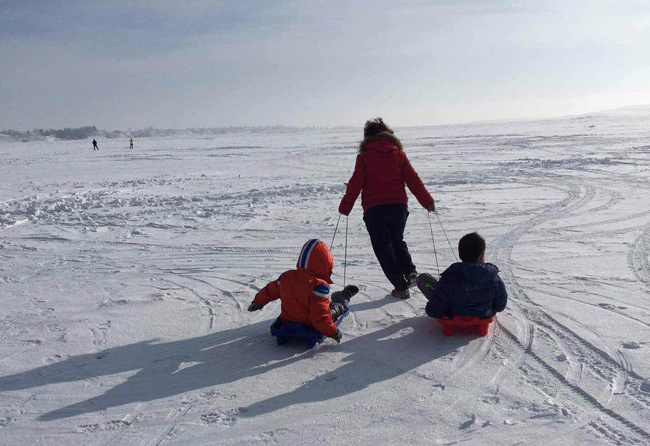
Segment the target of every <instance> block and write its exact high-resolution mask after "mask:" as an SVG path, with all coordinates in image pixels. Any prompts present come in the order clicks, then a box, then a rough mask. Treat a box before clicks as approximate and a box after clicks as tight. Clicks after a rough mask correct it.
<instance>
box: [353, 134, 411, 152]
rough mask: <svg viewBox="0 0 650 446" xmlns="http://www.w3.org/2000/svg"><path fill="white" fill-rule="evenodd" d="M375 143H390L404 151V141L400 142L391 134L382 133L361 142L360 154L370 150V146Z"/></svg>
mask: <svg viewBox="0 0 650 446" xmlns="http://www.w3.org/2000/svg"><path fill="white" fill-rule="evenodd" d="M375 141H388V142H390V143H392V144H394V145H395V146H397V148H398V149H399V150H400V151H401V150H404V148H403V147H402V141H400V140H399V139H398V138H397V136H395V135H393V134H392V133H390V132H381V133H377V134H376V135H373V136H369V137H367V138H365V139H364V140H363V141H361V144H359V153H361V152H363V151H365V150H366V149H367V148H368V145H369V144H370V143H372V142H375Z"/></svg>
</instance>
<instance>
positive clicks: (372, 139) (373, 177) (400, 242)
mask: <svg viewBox="0 0 650 446" xmlns="http://www.w3.org/2000/svg"><path fill="white" fill-rule="evenodd" d="M404 184H406V185H407V186H408V188H409V190H410V191H411V192H412V193H413V195H415V197H416V198H417V199H418V201H419V202H420V204H421V205H422V207H423V208H425V209H426V210H428V211H429V212H432V211H435V205H434V201H433V198H431V195H429V192H428V191H427V188H426V187H425V186H424V183H422V180H421V179H420V177H419V176H418V174H417V172H416V171H415V169H413V166H411V163H410V162H409V159H408V158H407V157H406V154H405V153H404V150H403V148H402V143H401V142H400V140H399V139H397V137H396V136H395V135H394V134H393V131H392V130H391V129H390V127H388V126H387V125H386V124H385V123H384V121H383V120H382V119H381V118H377V119H373V120H371V121H367V122H366V125H365V127H364V129H363V141H362V142H361V144H360V146H359V155H357V161H356V164H355V166H354V173H353V174H352V178H350V181H349V182H348V186H347V190H346V192H345V196H344V197H343V199H342V200H341V204H340V205H339V213H341V214H343V215H348V214H349V213H350V211H352V207H353V206H354V202H355V201H356V199H357V197H358V196H359V193H360V192H361V204H362V206H363V221H364V222H365V223H366V228H367V230H368V234H369V235H370V241H371V243H372V249H373V250H374V251H375V255H376V256H377V260H378V261H379V264H380V265H381V268H382V270H383V271H384V274H385V275H386V278H388V280H390V282H391V283H392V284H393V286H394V287H395V289H393V291H392V292H391V294H392V295H393V296H394V297H398V298H400V299H408V298H409V287H412V286H415V282H416V279H417V276H418V273H417V271H416V268H415V265H414V264H413V261H412V260H411V255H410V254H409V251H408V246H406V242H405V241H404V228H405V226H406V219H407V218H408V215H409V212H408V207H407V203H408V198H407V196H406V190H405V188H404Z"/></svg>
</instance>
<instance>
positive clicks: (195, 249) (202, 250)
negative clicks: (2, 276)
mask: <svg viewBox="0 0 650 446" xmlns="http://www.w3.org/2000/svg"><path fill="white" fill-rule="evenodd" d="M3 240H12V241H25V240H26V241H36V242H43V243H64V244H71V245H77V246H110V247H117V248H127V249H133V248H139V249H150V250H164V251H187V252H192V253H194V254H196V255H210V254H213V255H218V254H232V255H243V256H253V255H276V254H292V255H293V254H295V252H296V247H279V248H251V247H243V246H239V247H238V246H221V247H220V246H204V245H202V246H179V245H159V244H153V243H137V242H112V241H103V240H72V239H67V238H63V237H39V236H32V237H21V238H13V237H12V238H10V237H3Z"/></svg>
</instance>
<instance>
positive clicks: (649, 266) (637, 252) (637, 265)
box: [627, 222, 650, 288]
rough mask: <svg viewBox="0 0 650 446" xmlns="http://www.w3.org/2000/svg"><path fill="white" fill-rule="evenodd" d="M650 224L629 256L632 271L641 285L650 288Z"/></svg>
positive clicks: (628, 261) (628, 260) (635, 241)
mask: <svg viewBox="0 0 650 446" xmlns="http://www.w3.org/2000/svg"><path fill="white" fill-rule="evenodd" d="M649 256H650V222H649V223H648V224H647V225H646V226H645V228H644V229H643V232H641V234H640V235H639V236H638V237H637V238H636V240H634V242H633V243H632V246H631V248H630V251H629V253H628V255H627V264H628V266H629V269H630V271H631V272H632V274H633V275H634V277H635V278H636V280H638V281H639V282H640V283H642V284H643V285H645V286H646V287H647V288H650V260H649V258H648V257H649Z"/></svg>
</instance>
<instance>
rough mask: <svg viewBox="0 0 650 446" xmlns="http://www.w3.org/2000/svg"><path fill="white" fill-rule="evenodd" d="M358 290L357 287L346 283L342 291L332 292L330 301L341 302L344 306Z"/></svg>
mask: <svg viewBox="0 0 650 446" xmlns="http://www.w3.org/2000/svg"><path fill="white" fill-rule="evenodd" d="M358 292H359V288H358V287H356V286H354V285H348V286H346V287H345V288H343V290H342V291H335V292H333V293H332V303H341V304H343V305H345V306H346V307H347V306H348V305H349V304H350V299H352V297H353V296H354V295H355V294H357V293H358Z"/></svg>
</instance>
